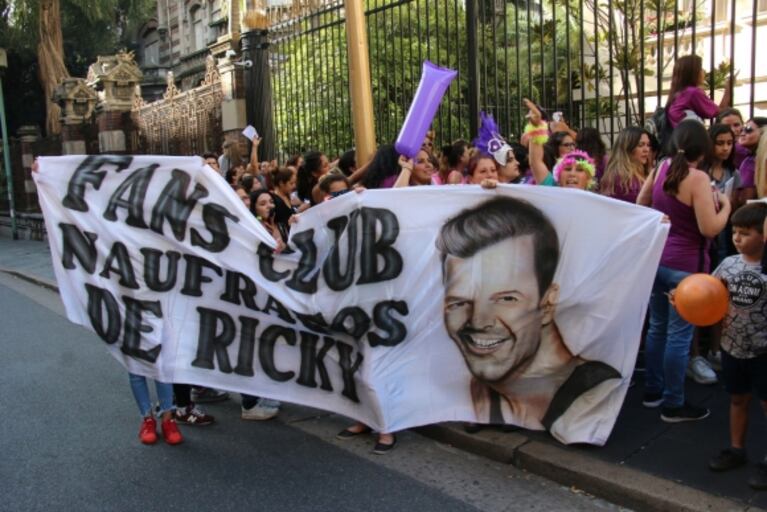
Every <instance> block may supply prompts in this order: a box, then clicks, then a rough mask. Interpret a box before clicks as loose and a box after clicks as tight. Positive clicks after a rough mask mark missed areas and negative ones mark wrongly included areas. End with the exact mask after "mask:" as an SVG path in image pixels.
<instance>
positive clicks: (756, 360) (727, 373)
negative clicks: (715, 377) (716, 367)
mask: <svg viewBox="0 0 767 512" xmlns="http://www.w3.org/2000/svg"><path fill="white" fill-rule="evenodd" d="M722 378H723V379H724V388H725V389H726V390H727V392H728V393H730V394H731V395H746V394H750V393H754V394H756V396H757V397H758V398H759V399H760V400H764V401H767V354H762V355H760V356H757V357H753V358H751V359H738V358H737V357H732V356H731V355H730V354H728V353H727V352H725V351H722Z"/></svg>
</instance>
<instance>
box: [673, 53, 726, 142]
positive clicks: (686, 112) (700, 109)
mask: <svg viewBox="0 0 767 512" xmlns="http://www.w3.org/2000/svg"><path fill="white" fill-rule="evenodd" d="M705 81H706V72H705V71H703V59H701V58H700V56H699V55H685V56H684V57H679V58H678V59H677V60H676V62H674V71H673V73H672V75H671V89H670V90H669V93H668V101H667V102H666V119H667V121H668V122H669V124H670V125H671V127H672V128H676V126H677V125H679V123H681V122H682V120H684V119H686V118H688V117H692V118H697V119H698V120H699V121H703V120H704V119H711V118H713V117H716V116H717V115H718V114H719V110H720V109H724V108H727V107H728V106H729V105H730V96H731V94H730V82H729V80H728V81H727V86H726V87H725V91H724V96H723V97H722V101H720V102H719V105H717V104H716V103H714V102H713V100H711V98H709V97H708V96H707V95H706V93H705V92H704V91H703V89H702V88H701V86H702V85H703V82H705ZM672 156H673V155H672Z"/></svg>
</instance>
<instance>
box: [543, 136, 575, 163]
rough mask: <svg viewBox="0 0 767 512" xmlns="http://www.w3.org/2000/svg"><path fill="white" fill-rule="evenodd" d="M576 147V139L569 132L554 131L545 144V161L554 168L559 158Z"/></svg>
mask: <svg viewBox="0 0 767 512" xmlns="http://www.w3.org/2000/svg"><path fill="white" fill-rule="evenodd" d="M574 149H575V139H574V138H573V136H572V135H570V133H569V132H566V131H560V132H553V133H552V134H551V135H550V136H549V138H548V140H547V141H546V143H545V144H544V145H543V162H544V163H545V164H546V167H547V168H548V169H553V168H554V166H555V165H556V164H557V160H559V159H560V158H562V157H563V156H565V155H566V154H568V153H569V152H571V151H573V150H574Z"/></svg>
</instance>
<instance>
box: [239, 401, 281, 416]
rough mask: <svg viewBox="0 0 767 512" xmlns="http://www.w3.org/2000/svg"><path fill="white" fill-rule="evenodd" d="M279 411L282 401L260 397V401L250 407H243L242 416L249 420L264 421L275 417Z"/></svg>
mask: <svg viewBox="0 0 767 512" xmlns="http://www.w3.org/2000/svg"><path fill="white" fill-rule="evenodd" d="M279 412H280V402H278V401H277V400H271V399H269V398H260V399H259V400H258V403H257V404H256V405H254V406H253V407H251V408H250V409H246V408H244V407H242V414H241V415H240V417H241V418H242V419H244V420H249V421H263V420H270V419H272V418H274V417H275V416H277V414H279Z"/></svg>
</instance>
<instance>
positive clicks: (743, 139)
mask: <svg viewBox="0 0 767 512" xmlns="http://www.w3.org/2000/svg"><path fill="white" fill-rule="evenodd" d="M764 131H767V117H754V118H753V119H749V121H748V122H747V123H746V126H744V127H743V131H742V132H740V137H738V142H739V143H740V145H741V146H743V147H744V148H745V149H746V150H747V151H748V156H747V157H746V158H745V159H743V162H742V163H741V164H740V167H739V171H740V191H739V196H738V200H739V201H740V203H741V204H743V203H745V202H746V201H748V200H749V199H754V198H755V197H757V190H756V153H757V151H758V149H759V139H760V138H761V136H762V133H763V132H764Z"/></svg>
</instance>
